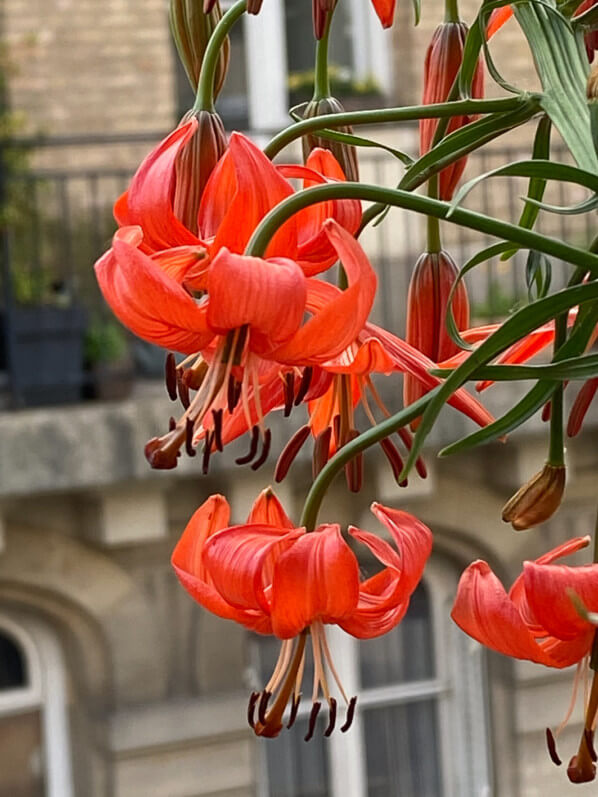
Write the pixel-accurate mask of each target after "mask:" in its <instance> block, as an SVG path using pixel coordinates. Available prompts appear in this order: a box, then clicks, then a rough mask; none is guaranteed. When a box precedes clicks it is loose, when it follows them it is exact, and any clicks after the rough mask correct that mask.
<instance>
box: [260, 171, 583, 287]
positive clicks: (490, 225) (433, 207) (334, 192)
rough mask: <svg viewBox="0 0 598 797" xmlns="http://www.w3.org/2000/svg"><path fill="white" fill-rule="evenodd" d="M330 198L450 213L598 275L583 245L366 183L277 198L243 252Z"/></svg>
mask: <svg viewBox="0 0 598 797" xmlns="http://www.w3.org/2000/svg"><path fill="white" fill-rule="evenodd" d="M330 199H362V200H366V201H372V202H381V203H383V204H384V205H392V206H394V207H400V208H405V209H406V210H413V211H415V212H416V213H423V214H425V215H427V216H434V217H436V218H438V219H447V216H448V215H449V213H450V217H449V218H448V221H450V222H451V223H453V224H457V225H459V226H461V227H468V228H469V229H472V230H477V231H478V232H482V233H486V234H487V235H492V236H494V237H496V238H501V239H503V240H505V241H508V242H511V243H515V244H520V245H521V246H522V247H524V248H526V249H537V250H538V251H539V252H543V253H544V254H547V255H549V256H552V257H556V258H557V259H560V260H564V261H565V262H567V263H572V264H573V265H576V266H582V267H583V268H585V270H586V271H589V272H590V273H591V274H592V275H594V276H595V277H598V255H595V254H592V253H590V252H588V251H587V249H580V248H579V247H577V246H571V245H570V244H567V243H565V242H564V241H560V240H558V239H557V238H549V237H548V236H546V235H541V234H540V233H537V232H535V231H533V230H526V229H524V228H522V227H518V226H517V225H515V224H509V223H508V222H505V221H500V220H499V219H495V218H492V217H491V216H485V215H484V214H482V213H476V212H475V211H473V210H466V209H465V208H454V209H453V208H452V206H451V204H450V203H449V202H443V201H441V200H439V199H430V197H426V196H420V195H419V194H412V193H410V192H409V191H402V190H401V189H398V188H381V187H379V186H375V185H368V184H367V183H329V184H327V185H317V186H314V187H312V188H307V189H305V190H303V191H299V192H297V193H296V194H293V195H292V196H290V197H288V198H287V199H285V200H284V201H282V202H280V203H279V204H278V205H277V206H276V207H275V208H273V209H272V210H271V211H270V212H269V213H268V214H267V215H266V216H265V218H263V219H262V221H261V223H260V224H259V226H258V227H257V228H256V230H255V231H254V233H253V235H252V237H251V240H250V241H249V243H248V245H247V247H246V250H245V254H247V255H254V256H256V257H263V255H264V252H265V251H266V247H267V246H268V243H269V242H270V240H271V238H272V236H273V235H274V233H275V232H276V230H278V228H279V227H280V226H281V225H282V224H283V223H284V222H285V221H287V219H289V218H290V217H291V216H292V215H293V214H294V213H297V212H298V211H299V210H302V209H303V208H306V207H309V206H310V205H315V204H317V203H318V202H325V201H327V200H330ZM451 211H452V212H451Z"/></svg>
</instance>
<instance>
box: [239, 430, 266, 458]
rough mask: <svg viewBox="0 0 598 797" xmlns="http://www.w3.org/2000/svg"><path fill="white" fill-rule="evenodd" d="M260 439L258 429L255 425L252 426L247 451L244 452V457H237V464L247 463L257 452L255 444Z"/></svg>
mask: <svg viewBox="0 0 598 797" xmlns="http://www.w3.org/2000/svg"><path fill="white" fill-rule="evenodd" d="M259 439H260V430H259V428H258V427H257V426H254V427H253V429H252V430H251V442H250V444H249V452H248V453H247V454H245V456H244V457H237V459H236V460H235V462H236V463H237V465H247V463H248V462H251V460H252V459H253V458H254V457H255V455H256V454H257V444H258V442H259Z"/></svg>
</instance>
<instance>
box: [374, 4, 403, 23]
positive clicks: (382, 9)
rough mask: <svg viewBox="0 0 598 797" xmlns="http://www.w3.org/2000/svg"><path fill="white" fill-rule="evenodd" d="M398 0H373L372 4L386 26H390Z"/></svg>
mask: <svg viewBox="0 0 598 797" xmlns="http://www.w3.org/2000/svg"><path fill="white" fill-rule="evenodd" d="M396 4H397V2H396V0H372V5H373V6H374V9H375V11H376V14H378V18H379V20H380V22H381V23H382V26H383V27H384V28H390V26H391V25H392V21H393V19H394V16H395V6H396Z"/></svg>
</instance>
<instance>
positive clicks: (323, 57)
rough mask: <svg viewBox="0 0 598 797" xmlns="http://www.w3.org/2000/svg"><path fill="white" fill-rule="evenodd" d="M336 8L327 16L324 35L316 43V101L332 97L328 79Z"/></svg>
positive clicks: (314, 97)
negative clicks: (329, 49) (331, 25)
mask: <svg viewBox="0 0 598 797" xmlns="http://www.w3.org/2000/svg"><path fill="white" fill-rule="evenodd" d="M333 14H334V8H333V9H332V11H329V12H328V13H327V14H326V25H325V27H324V34H323V36H322V38H321V39H319V41H318V42H317V43H316V63H315V69H314V96H313V99H314V101H317V100H325V99H326V98H327V97H330V80H329V78H328V40H329V37H330V23H331V22H332V15H333Z"/></svg>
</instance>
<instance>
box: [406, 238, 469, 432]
mask: <svg viewBox="0 0 598 797" xmlns="http://www.w3.org/2000/svg"><path fill="white" fill-rule="evenodd" d="M458 273H459V269H458V268H457V266H456V264H455V261H454V260H453V259H452V257H451V256H450V255H449V254H448V252H444V251H441V252H426V253H425V254H423V255H422V256H421V257H420V258H419V260H418V261H417V263H416V264H415V268H414V270H413V274H412V275H411V282H410V284H409V294H408V297H407V333H406V339H407V343H410V344H411V345H412V346H415V348H416V349H419V351H421V352H422V354H425V355H426V356H427V357H429V358H430V359H431V360H433V361H434V362H441V361H442V360H445V359H447V358H448V357H450V356H451V355H453V354H455V353H456V352H457V351H458V350H459V349H458V346H457V344H456V343H454V342H453V341H452V340H451V338H450V337H449V334H448V332H447V330H446V311H447V302H448V297H449V293H450V291H451V288H452V286H453V283H454V282H455V280H456V278H457V274H458ZM452 309H453V315H454V317H455V323H456V324H457V328H458V329H460V330H461V329H466V328H467V327H468V326H469V300H468V298H467V290H466V288H465V283H464V282H460V283H459V285H458V287H457V289H456V291H455V294H454V296H453V301H452ZM425 393H426V390H425V388H423V387H422V385H421V383H420V382H419V381H417V380H416V379H415V378H414V377H412V376H411V375H410V374H405V379H404V382H403V400H404V403H405V406H407V405H408V404H411V403H412V402H414V401H416V400H417V399H418V398H421V396H423V395H424V394H425ZM417 425H418V422H417V421H414V422H413V423H412V424H411V427H412V428H413V429H415V428H416V427H417Z"/></svg>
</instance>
